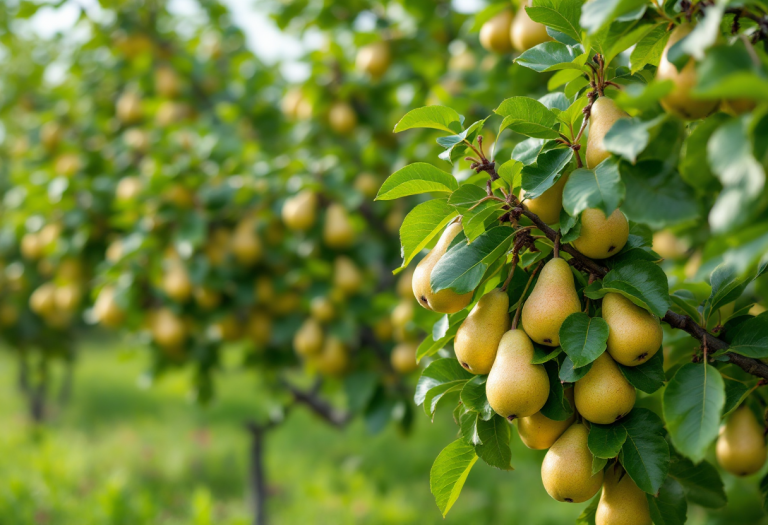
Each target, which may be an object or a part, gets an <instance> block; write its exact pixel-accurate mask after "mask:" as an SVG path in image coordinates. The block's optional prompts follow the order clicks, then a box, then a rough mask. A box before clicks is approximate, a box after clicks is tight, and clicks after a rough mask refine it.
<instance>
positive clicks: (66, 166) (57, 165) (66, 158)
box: [53, 153, 82, 178]
mask: <svg viewBox="0 0 768 525" xmlns="http://www.w3.org/2000/svg"><path fill="white" fill-rule="evenodd" d="M81 167H82V163H81V162H80V155H78V154H77V153H62V154H61V155H59V156H58V157H56V161H55V162H54V164H53V169H54V170H55V171H56V174H57V175H61V176H63V177H68V178H71V177H74V176H75V174H77V172H78V171H80V168H81Z"/></svg>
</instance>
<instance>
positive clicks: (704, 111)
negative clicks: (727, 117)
mask: <svg viewBox="0 0 768 525" xmlns="http://www.w3.org/2000/svg"><path fill="white" fill-rule="evenodd" d="M692 30H693V26H691V25H690V24H683V25H681V26H678V27H677V28H676V29H675V30H674V31H672V34H671V35H669V40H667V45H666V47H664V51H663V52H662V54H661V60H660V61H659V67H658V68H657V69H656V78H657V79H659V80H671V81H672V83H673V84H674V88H673V89H672V92H671V93H670V94H669V95H667V96H665V97H664V98H662V99H661V101H660V102H661V106H662V107H663V108H664V109H665V110H666V111H667V112H668V113H672V114H673V115H676V116H678V117H680V118H684V119H689V120H697V119H700V118H704V117H706V116H707V115H709V114H710V113H712V112H713V111H715V109H717V106H718V104H719V101H717V100H703V99H694V98H692V97H691V91H693V89H694V88H695V87H696V83H697V79H696V63H695V62H694V60H693V58H690V59H688V62H687V63H686V64H685V66H684V67H683V69H681V70H680V71H678V70H677V67H676V66H675V65H674V64H673V63H672V62H670V61H669V59H668V57H667V55H668V54H669V50H670V48H671V47H672V46H673V45H675V44H676V43H678V42H679V41H680V40H681V39H682V38H683V37H684V36H686V35H687V34H688V33H690V32H691V31H692Z"/></svg>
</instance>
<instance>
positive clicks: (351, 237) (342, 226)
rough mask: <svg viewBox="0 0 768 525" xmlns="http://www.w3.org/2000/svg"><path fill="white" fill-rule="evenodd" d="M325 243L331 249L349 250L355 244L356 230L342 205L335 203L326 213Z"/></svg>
mask: <svg viewBox="0 0 768 525" xmlns="http://www.w3.org/2000/svg"><path fill="white" fill-rule="evenodd" d="M323 242H324V243H325V244H326V245H327V246H329V247H330V248H336V249H342V248H349V247H350V246H351V245H352V243H354V242H355V230H354V228H353V227H352V223H351V222H350V220H349V215H347V210H345V209H344V207H343V206H342V205H341V204H338V203H335V202H334V203H333V204H331V205H330V206H328V210H327V211H326V212H325V224H324V225H323Z"/></svg>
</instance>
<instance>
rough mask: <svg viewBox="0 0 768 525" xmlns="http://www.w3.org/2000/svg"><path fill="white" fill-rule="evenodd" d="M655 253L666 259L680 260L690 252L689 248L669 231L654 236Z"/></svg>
mask: <svg viewBox="0 0 768 525" xmlns="http://www.w3.org/2000/svg"><path fill="white" fill-rule="evenodd" d="M653 251H654V252H656V253H658V254H659V255H660V256H662V257H663V258H664V259H679V258H681V257H683V256H684V255H685V253H686V252H687V251H688V246H686V244H685V243H684V242H683V241H681V240H680V239H678V238H677V236H675V234H674V233H672V232H671V231H669V230H661V231H657V232H655V233H654V234H653Z"/></svg>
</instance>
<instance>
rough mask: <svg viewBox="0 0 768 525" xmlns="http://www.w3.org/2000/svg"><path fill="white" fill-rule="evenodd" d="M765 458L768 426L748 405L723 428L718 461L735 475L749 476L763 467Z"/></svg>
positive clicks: (738, 411) (718, 449)
mask: <svg viewBox="0 0 768 525" xmlns="http://www.w3.org/2000/svg"><path fill="white" fill-rule="evenodd" d="M765 458H766V448H765V429H764V428H763V425H761V424H760V423H758V422H757V418H755V415H754V414H753V413H752V410H751V409H750V408H749V407H748V406H746V405H744V406H742V407H741V408H738V409H737V410H736V411H735V412H734V413H733V414H731V417H730V418H729V419H728V422H727V423H726V424H725V425H723V427H722V428H721V429H720V437H719V438H718V439H717V462H718V463H719V464H720V466H721V467H723V469H725V470H726V471H727V472H730V473H731V474H733V475H735V476H749V475H750V474H754V473H756V472H758V471H759V470H760V469H761V468H763V465H764V464H765Z"/></svg>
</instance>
